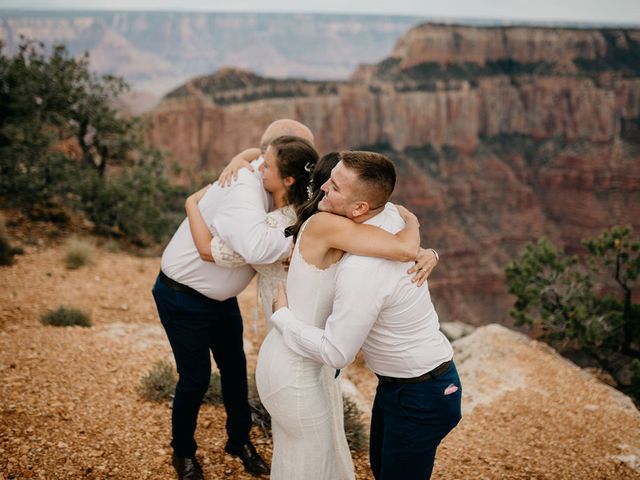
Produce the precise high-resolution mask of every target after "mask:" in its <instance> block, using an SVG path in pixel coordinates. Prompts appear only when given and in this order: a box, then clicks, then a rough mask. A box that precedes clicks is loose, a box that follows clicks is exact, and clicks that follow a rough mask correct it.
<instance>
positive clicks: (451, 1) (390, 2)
mask: <svg viewBox="0 0 640 480" xmlns="http://www.w3.org/2000/svg"><path fill="white" fill-rule="evenodd" d="M2 8H9V9H29V10H36V9H46V10H49V9H64V10H69V9H70V10H93V9H98V10H174V11H182V10H195V11H224V12H232V11H233V12H318V13H358V14H368V13H371V14H396V15H418V16H424V17H438V18H443V17H445V18H446V17H448V18H451V17H453V18H479V19H501V20H525V21H561V22H596V23H631V24H636V25H640V0H448V1H447V0H437V1H436V0H413V1H410V0H350V1H344V0H341V1H338V0H305V1H294V0H269V1H265V0H234V1H229V0H226V1H222V0H82V1H78V0H0V9H2Z"/></svg>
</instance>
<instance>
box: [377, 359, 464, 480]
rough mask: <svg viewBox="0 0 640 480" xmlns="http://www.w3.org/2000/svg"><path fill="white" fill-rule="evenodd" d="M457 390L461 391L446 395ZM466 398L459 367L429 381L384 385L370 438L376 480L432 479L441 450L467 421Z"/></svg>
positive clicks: (381, 384)
mask: <svg viewBox="0 0 640 480" xmlns="http://www.w3.org/2000/svg"><path fill="white" fill-rule="evenodd" d="M452 386H453V387H452ZM454 387H457V390H456V391H455V392H453V393H449V394H446V393H445V391H447V392H450V391H452V390H455V388H454ZM461 399H462V386H461V384H460V377H458V371H457V370H456V367H455V365H454V364H453V362H452V363H451V366H450V367H449V369H448V370H447V371H446V372H444V373H442V374H440V375H438V376H437V377H435V378H432V379H430V380H426V381H424V382H420V383H383V382H380V383H379V384H378V389H377V391H376V398H375V400H374V403H373V412H372V414H371V433H370V438H369V442H370V443H369V455H370V460H371V470H372V471H373V475H374V476H375V478H376V480H395V479H398V478H402V479H403V480H418V479H419V480H424V479H428V478H430V477H431V471H432V470H433V462H434V460H435V456H436V449H437V448H438V445H439V444H440V442H441V441H442V439H443V438H444V437H446V436H447V434H448V433H449V432H450V431H451V430H453V428H454V427H455V426H456V425H457V424H458V422H459V421H460V418H461V417H462V414H461V411H460V406H461Z"/></svg>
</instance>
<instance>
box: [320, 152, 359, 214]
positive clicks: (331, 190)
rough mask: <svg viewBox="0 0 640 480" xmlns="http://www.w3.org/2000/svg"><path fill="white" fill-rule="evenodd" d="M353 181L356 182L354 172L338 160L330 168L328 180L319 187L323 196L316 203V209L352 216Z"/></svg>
mask: <svg viewBox="0 0 640 480" xmlns="http://www.w3.org/2000/svg"><path fill="white" fill-rule="evenodd" d="M354 182H357V178H356V173H355V172H354V171H352V170H350V169H348V168H347V167H345V166H344V164H343V163H342V162H338V164H337V165H336V166H335V167H333V170H331V176H330V177H329V180H327V181H326V182H325V183H324V184H323V185H322V186H321V187H320V189H321V190H322V191H323V192H324V197H322V200H320V203H318V210H320V211H321V212H330V213H335V214H337V215H342V216H344V217H348V218H352V215H351V210H352V208H351V207H352V206H353V202H352V201H351V198H352V192H353V189H354V185H355V183H354Z"/></svg>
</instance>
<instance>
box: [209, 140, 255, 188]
mask: <svg viewBox="0 0 640 480" xmlns="http://www.w3.org/2000/svg"><path fill="white" fill-rule="evenodd" d="M258 157H260V149H259V148H247V149H246V150H243V151H242V152H240V153H239V154H238V155H236V156H235V157H233V158H232V159H231V161H230V162H229V164H228V165H227V166H226V167H224V170H222V172H221V173H220V176H219V177H218V183H219V184H220V186H221V187H226V186H227V185H231V184H232V183H233V182H235V181H236V180H237V179H238V170H240V169H241V168H246V169H248V170H249V171H250V172H253V166H252V165H251V162H252V161H253V160H256V159H257V158H258Z"/></svg>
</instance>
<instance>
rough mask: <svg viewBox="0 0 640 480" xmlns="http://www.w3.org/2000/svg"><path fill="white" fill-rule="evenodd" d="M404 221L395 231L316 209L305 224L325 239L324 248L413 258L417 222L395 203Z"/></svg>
mask: <svg viewBox="0 0 640 480" xmlns="http://www.w3.org/2000/svg"><path fill="white" fill-rule="evenodd" d="M398 211H399V212H400V214H401V215H402V217H403V220H404V221H405V222H406V226H405V228H403V229H402V230H400V231H399V232H398V233H396V234H395V235H393V234H391V233H389V232H387V231H385V230H383V229H382V228H378V227H376V226H374V225H365V224H358V223H355V222H353V221H352V220H350V219H348V218H345V217H341V216H339V215H333V214H331V213H325V212H320V213H318V214H316V216H317V217H318V218H317V219H316V220H315V221H314V222H312V224H310V225H309V226H310V227H312V228H313V229H314V230H315V232H314V235H317V236H319V237H320V238H322V239H323V240H324V241H325V244H326V246H327V248H334V249H336V250H342V251H345V252H349V253H353V254H355V255H362V256H367V257H381V258H387V259H389V260H399V261H403V262H406V261H409V260H415V259H416V256H417V254H418V251H419V248H420V224H419V223H418V219H417V218H416V216H415V215H413V214H412V213H411V212H409V211H408V210H406V209H404V208H402V207H399V208H398Z"/></svg>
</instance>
